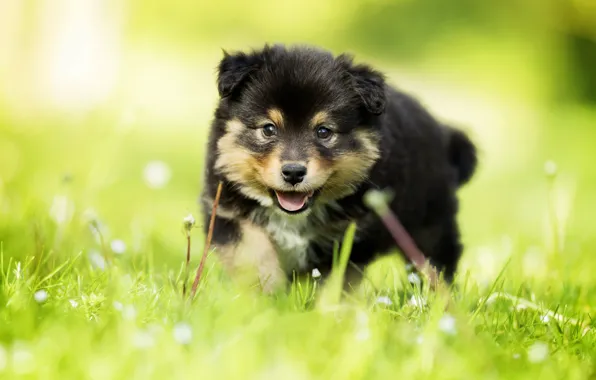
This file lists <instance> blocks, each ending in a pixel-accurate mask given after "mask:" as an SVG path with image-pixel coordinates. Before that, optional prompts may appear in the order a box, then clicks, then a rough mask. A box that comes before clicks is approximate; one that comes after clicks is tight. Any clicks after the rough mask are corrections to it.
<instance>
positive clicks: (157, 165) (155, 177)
mask: <svg viewBox="0 0 596 380" xmlns="http://www.w3.org/2000/svg"><path fill="white" fill-rule="evenodd" d="M171 176H172V173H171V171H170V167H169V166H168V165H167V164H166V163H165V162H163V161H151V162H149V163H148V164H147V165H146V166H145V169H144V170H143V177H144V178H145V183H146V184H147V186H149V187H150V188H152V189H160V188H162V187H164V186H165V185H167V183H168V182H169V181H170V178H171Z"/></svg>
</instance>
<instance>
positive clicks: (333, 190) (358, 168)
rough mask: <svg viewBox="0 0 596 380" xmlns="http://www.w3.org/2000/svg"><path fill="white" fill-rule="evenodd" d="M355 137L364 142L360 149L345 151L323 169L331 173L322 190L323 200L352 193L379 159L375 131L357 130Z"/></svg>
mask: <svg viewBox="0 0 596 380" xmlns="http://www.w3.org/2000/svg"><path fill="white" fill-rule="evenodd" d="M355 138H356V139H358V140H359V142H360V143H361V144H362V147H363V148H362V149H361V150H360V151H358V152H345V153H343V154H342V155H341V158H340V159H338V160H337V161H336V162H334V163H333V164H332V165H328V166H327V165H325V168H324V170H321V172H323V171H327V172H329V173H330V174H329V175H328V179H327V182H326V183H325V187H324V188H323V190H322V192H321V198H322V200H325V201H329V200H333V199H338V198H341V197H345V196H347V195H350V194H352V193H353V192H354V190H355V188H356V186H357V185H358V184H360V183H361V182H362V181H364V180H366V178H367V176H368V172H369V170H370V169H371V167H372V166H373V165H374V164H375V162H376V161H377V160H378V159H379V157H380V152H379V148H378V138H377V137H376V136H375V135H374V134H373V133H371V132H366V131H362V130H360V131H356V132H355ZM321 164H322V165H323V163H321Z"/></svg>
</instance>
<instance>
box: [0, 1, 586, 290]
mask: <svg viewBox="0 0 596 380" xmlns="http://www.w3.org/2000/svg"><path fill="white" fill-rule="evenodd" d="M595 4H596V3H594V2H593V1H592V0H573V1H571V0H569V1H564V0H547V1H544V0H540V1H539V0H524V1H516V0H503V1H500V2H486V1H484V2H483V1H473V0H456V1H443V0H424V1H412V0H396V1H389V0H363V1H345V0H342V1H340V0H330V1H316V0H308V1H298V0H290V1H264V0H256V1H250V2H240V1H229V0H220V1H216V2H206V1H199V2H196V1H187V0H173V1H163V0H153V1H140V0H129V1H115V0H114V1H107V0H106V1H99V0H94V1H91V0H77V1H67V0H56V1H51V2H50V1H45V2H44V1H33V0H31V1H21V0H3V1H2V3H1V4H0V241H2V246H3V248H2V249H3V251H4V255H6V256H8V257H15V258H22V257H25V256H31V255H35V254H36V253H39V252H40V251H46V252H47V251H51V252H54V253H55V254H57V255H65V256H72V255H75V254H78V253H79V252H81V251H82V252H87V251H88V250H89V249H92V248H93V247H94V245H96V244H97V243H96V242H95V240H94V238H93V236H92V234H91V233H89V229H88V225H87V224H86V223H87V222H86V221H87V220H88V219H86V218H87V217H88V216H89V215H90V213H91V212H93V213H95V215H96V217H97V219H98V220H99V221H100V222H101V223H102V226H104V228H105V229H104V233H105V235H106V236H105V237H106V239H107V240H113V239H122V240H123V241H124V242H125V243H126V244H127V247H128V248H129V249H128V252H129V254H130V255H131V257H132V261H133V262H135V261H137V262H139V263H146V262H149V263H151V265H159V266H162V267H166V268H168V267H171V268H178V267H179V265H180V263H181V260H182V258H183V254H184V247H185V245H184V244H185V240H184V237H183V234H182V233H181V222H182V218H183V217H184V216H185V215H186V214H188V213H193V214H195V215H196V216H197V219H200V218H198V215H197V206H196V199H197V195H198V192H199V190H200V187H201V178H202V160H203V152H204V140H205V136H206V133H207V130H208V126H209V122H210V120H211V116H212V112H213V106H214V105H215V103H216V101H217V98H216V96H217V93H216V87H215V67H216V66H217V63H218V60H219V59H220V57H221V56H222V53H221V49H226V50H238V49H249V48H253V47H259V46H261V45H262V44H263V43H265V42H270V43H275V42H283V43H310V44H317V45H320V46H323V47H326V48H328V49H331V50H332V51H334V52H336V53H340V52H344V51H348V52H352V53H354V54H355V55H356V59H357V60H358V61H366V62H369V63H372V64H374V65H376V66H377V67H378V68H379V69H381V70H382V71H384V72H386V73H387V75H388V78H389V80H390V82H391V83H392V84H394V85H396V86H398V87H400V88H401V89H403V90H406V91H408V92H410V93H412V94H413V95H415V96H416V97H418V98H419V99H420V100H421V101H422V102H423V103H424V104H426V105H427V106H428V107H429V108H430V109H431V111H432V112H434V113H435V114H436V115H437V116H438V117H440V118H441V119H443V120H446V121H449V122H451V123H454V124H456V125H459V126H461V127H462V128H464V129H466V130H468V131H469V132H470V133H471V135H472V136H473V138H474V139H475V141H476V142H477V143H478V145H479V148H480V151H481V156H480V160H481V164H480V168H479V171H478V174H477V176H476V177H475V179H474V181H473V182H472V183H471V184H470V185H469V186H467V187H466V188H465V189H463V190H462V192H461V197H462V213H461V216H460V220H461V223H462V230H463V237H464V240H465V242H466V246H467V249H466V253H465V256H464V260H463V263H462V268H463V270H464V271H467V270H471V271H472V273H473V274H472V277H473V278H474V279H475V280H477V281H478V282H480V283H487V282H488V281H490V280H491V279H493V278H495V277H496V276H497V274H498V272H499V271H500V269H501V267H502V265H503V264H504V263H505V262H506V261H507V260H508V259H509V258H511V260H513V261H515V262H517V263H518V264H519V265H517V266H513V268H517V269H515V270H516V271H518V272H519V274H522V275H523V276H526V277H528V278H542V279H547V278H551V279H552V278H557V279H561V278H565V277H573V279H574V281H578V282H580V283H581V282H582V281H586V282H589V281H592V278H591V277H592V276H591V273H593V270H594V268H596V264H595V261H594V260H593V259H592V257H593V255H592V252H591V248H593V247H596V241H595V238H594V235H593V215H594V211H596V198H594V197H593V196H592V194H593V193H594V191H596V168H595V167H594V166H595V165H594V163H595V162H596V145H595V144H596V128H595V127H596V5H595ZM155 160H158V161H162V162H164V163H165V164H166V165H167V166H168V167H169V168H170V170H171V178H170V180H169V181H168V183H167V184H166V185H165V186H164V187H163V188H159V189H155V188H151V187H149V186H147V184H146V183H145V181H144V177H143V171H144V169H145V168H146V165H147V164H148V163H149V162H152V161H155ZM549 160H552V162H554V163H555V164H556V166H557V168H558V171H557V176H556V179H555V180H554V182H552V183H551V182H550V181H549V179H548V178H547V176H546V175H545V172H544V166H545V163H546V162H547V161H549ZM549 184H551V185H552V186H553V187H552V192H551V193H550V194H551V200H550V202H549V197H548V195H549ZM57 197H65V198H57ZM57 199H58V201H57ZM60 199H66V200H67V201H66V204H67V205H68V207H66V208H64V207H63V209H64V210H66V211H67V213H66V215H67V218H66V220H65V221H62V222H56V221H54V220H52V218H49V217H48V216H50V215H51V210H52V205H53V204H54V205H55V204H56V202H59V200H60ZM553 210H554V211H553ZM549 212H550V215H553V214H555V215H556V216H557V219H556V220H557V223H556V226H557V228H559V229H560V230H561V232H560V233H561V237H560V238H559V241H560V243H561V245H562V246H563V248H561V249H560V250H556V249H554V248H553V245H552V242H553V241H555V239H553V222H552V219H549V218H548V216H549ZM72 232H74V233H75V234H71V233H72ZM69 234H70V235H69ZM196 235H197V236H196V239H197V241H198V242H199V243H197V244H195V247H196V248H194V249H193V255H194V257H196V256H197V255H198V254H199V251H200V249H199V247H200V240H201V239H202V237H201V236H200V234H199V233H198V232H197V234H196ZM65 236H78V237H79V239H77V240H73V239H70V240H69V239H67V238H64V237H65ZM83 238H84V239H87V240H86V241H81V239H83ZM195 250H196V252H195ZM557 252H559V256H560V257H557V258H556V259H555V260H552V257H551V258H549V259H548V260H547V257H549V255H551V256H552V255H556V254H557ZM562 252H564V254H563V253H562Z"/></svg>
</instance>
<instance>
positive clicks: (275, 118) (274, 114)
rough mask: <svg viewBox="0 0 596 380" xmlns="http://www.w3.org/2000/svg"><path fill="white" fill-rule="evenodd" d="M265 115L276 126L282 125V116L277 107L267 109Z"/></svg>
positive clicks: (280, 126) (281, 126)
mask: <svg viewBox="0 0 596 380" xmlns="http://www.w3.org/2000/svg"><path fill="white" fill-rule="evenodd" d="M267 116H269V119H270V120H271V121H272V122H273V124H275V126H276V127H277V128H283V127H284V116H283V114H282V113H281V111H280V110H279V109H277V108H271V109H269V111H267Z"/></svg>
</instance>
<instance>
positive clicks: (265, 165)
mask: <svg viewBox="0 0 596 380" xmlns="http://www.w3.org/2000/svg"><path fill="white" fill-rule="evenodd" d="M280 155H281V149H280V148H279V147H275V148H274V149H273V151H272V152H271V153H269V154H268V155H267V156H266V157H264V158H263V159H262V160H259V163H258V166H257V168H258V171H259V175H260V176H261V178H262V180H263V182H264V183H266V184H267V186H269V187H280V184H281V185H282V186H283V184H282V183H281V182H280V181H281V175H280V173H281V160H280Z"/></svg>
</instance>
